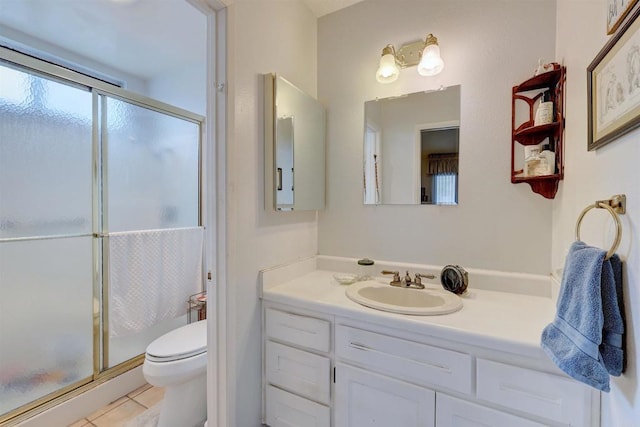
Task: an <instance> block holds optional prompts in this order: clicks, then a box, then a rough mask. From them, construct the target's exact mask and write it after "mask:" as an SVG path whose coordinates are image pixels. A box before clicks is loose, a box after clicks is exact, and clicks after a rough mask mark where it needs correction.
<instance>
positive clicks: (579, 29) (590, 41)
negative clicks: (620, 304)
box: [552, 0, 640, 427]
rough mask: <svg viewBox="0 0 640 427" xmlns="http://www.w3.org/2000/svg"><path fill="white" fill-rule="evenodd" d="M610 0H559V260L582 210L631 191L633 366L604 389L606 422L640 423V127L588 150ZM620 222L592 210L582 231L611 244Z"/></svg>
mask: <svg viewBox="0 0 640 427" xmlns="http://www.w3.org/2000/svg"><path fill="white" fill-rule="evenodd" d="M605 3H606V2H605V1H604V0H558V7H557V13H558V15H557V22H558V25H557V60H558V61H563V62H564V63H565V64H566V66H567V94H568V96H567V104H566V121H567V128H566V132H565V137H566V144H565V147H566V162H565V179H564V181H563V182H562V183H561V184H560V191H558V194H557V196H556V199H555V200H554V202H553V216H552V218H553V227H552V243H553V267H554V268H560V267H562V265H563V264H564V258H565V254H566V252H565V251H566V249H567V248H568V246H569V245H570V244H571V242H572V241H573V240H574V230H575V222H576V218H577V216H578V215H579V214H580V211H582V209H584V208H585V207H586V206H587V205H589V204H591V203H593V202H594V201H595V200H598V199H605V198H608V197H609V196H611V195H614V194H618V193H626V195H627V214H626V215H624V216H622V217H621V219H622V223H623V238H622V244H621V246H620V249H619V250H618V254H619V255H620V256H621V257H623V258H624V259H625V260H626V263H625V267H624V293H625V296H624V298H625V310H626V321H627V338H626V343H627V370H626V372H625V373H624V374H623V375H622V376H621V377H620V378H617V379H613V377H612V379H613V381H612V384H611V393H608V394H607V393H604V394H603V413H602V425H603V427H619V426H635V425H638V423H639V422H640V421H639V420H640V393H639V392H638V390H639V388H640V381H639V380H638V375H639V374H638V372H639V371H638V366H639V365H640V354H639V349H640V248H639V247H638V243H639V240H638V235H639V233H640V230H639V228H638V227H639V224H640V186H639V185H638V184H639V183H640V172H638V170H639V169H638V165H639V164H640V144H639V143H638V137H639V135H640V133H639V131H637V130H636V131H634V132H632V133H630V134H627V135H626V136H623V137H621V138H619V139H617V140H615V141H614V142H612V143H610V144H609V145H606V146H605V147H603V148H601V149H599V150H597V151H594V152H588V151H587V102H588V101H587V85H586V69H587V67H588V65H589V64H590V63H591V61H592V60H593V59H594V58H595V57H596V54H597V53H598V52H599V51H600V49H601V48H602V47H603V46H604V45H605V44H606V42H607V40H608V36H606V28H605V22H606V21H605V19H606V4H605ZM613 231H614V227H613V225H612V221H611V220H610V219H609V215H608V214H607V213H606V212H593V211H592V212H590V213H589V214H588V215H587V216H586V217H585V219H584V221H583V224H582V227H581V238H582V239H583V240H585V241H587V242H588V243H590V244H593V245H598V246H601V247H603V248H608V247H609V245H610V244H611V242H612V241H613V234H612V232H613Z"/></svg>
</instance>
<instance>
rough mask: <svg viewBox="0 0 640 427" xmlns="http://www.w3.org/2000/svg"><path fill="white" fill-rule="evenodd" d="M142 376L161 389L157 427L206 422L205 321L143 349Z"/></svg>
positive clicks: (181, 328) (200, 425)
mask: <svg viewBox="0 0 640 427" xmlns="http://www.w3.org/2000/svg"><path fill="white" fill-rule="evenodd" d="M142 372H143V374H144V377H145V379H146V380H147V382H148V383H149V384H151V385H154V386H157V387H164V388H165V393H164V401H163V402H162V408H161V410H160V418H159V419H158V427H177V426H180V427H195V426H199V427H202V426H203V425H204V422H205V421H206V418H207V397H206V392H207V321H206V320H201V321H199V322H195V323H191V324H189V325H186V326H182V327H180V328H178V329H175V330H173V331H171V332H168V333H166V334H165V335H163V336H161V337H159V338H158V339H156V340H155V341H153V342H152V343H151V344H149V346H148V347H147V352H146V354H145V359H144V365H142Z"/></svg>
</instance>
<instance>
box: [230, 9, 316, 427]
mask: <svg viewBox="0 0 640 427" xmlns="http://www.w3.org/2000/svg"><path fill="white" fill-rule="evenodd" d="M316 29H317V21H316V19H315V17H314V16H313V15H312V14H311V12H310V11H309V10H308V9H307V7H306V6H304V5H303V4H302V3H301V2H299V1H298V0H282V1H268V2H256V1H248V2H244V1H241V2H236V3H234V4H232V5H230V6H229V8H228V35H227V36H228V43H227V46H228V47H227V49H228V50H227V52H228V91H229V92H228V100H229V102H228V109H227V111H228V130H227V135H228V139H227V150H228V154H227V155H228V159H227V165H228V166H227V179H228V181H227V188H228V192H227V194H226V197H227V202H228V209H227V218H228V224H227V239H228V244H227V251H228V252H227V253H228V283H227V286H228V292H229V301H228V309H229V316H228V319H229V320H228V321H229V325H228V336H229V337H230V345H229V348H228V353H227V357H228V360H229V362H230V363H229V366H228V374H229V384H230V390H229V391H230V396H229V398H230V399H229V400H230V402H231V403H230V405H231V407H230V408H229V413H230V420H229V425H230V426H247V427H250V426H257V425H260V402H261V389H260V379H261V362H260V361H261V352H260V349H261V340H260V338H261V336H260V333H261V330H260V324H261V321H260V301H259V299H258V271H259V270H260V269H262V268H265V267H270V266H273V265H278V264H282V263H285V262H288V261H292V260H295V259H298V258H301V257H307V256H310V255H314V254H315V253H316V252H317V251H316V248H317V230H318V227H317V220H316V213H315V212H279V213H275V212H266V211H265V210H264V194H263V190H262V189H263V180H264V167H263V165H264V149H263V145H264V138H263V119H262V117H263V109H262V101H263V99H262V91H263V86H262V74H265V73H272V72H276V73H279V74H281V75H282V76H283V77H284V78H286V79H287V80H289V81H290V82H292V83H293V84H295V85H296V86H298V87H299V88H301V89H302V90H304V91H305V92H307V93H309V94H311V95H314V96H315V95H316V73H317V67H316V64H317V63H316V58H317V55H316V52H317V51H316V34H317V31H316Z"/></svg>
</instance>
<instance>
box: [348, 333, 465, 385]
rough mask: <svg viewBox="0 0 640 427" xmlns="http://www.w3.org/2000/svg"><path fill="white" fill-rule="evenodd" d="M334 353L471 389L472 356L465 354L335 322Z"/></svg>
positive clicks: (404, 375)
mask: <svg viewBox="0 0 640 427" xmlns="http://www.w3.org/2000/svg"><path fill="white" fill-rule="evenodd" d="M336 357H339V358H343V359H347V360H351V361H354V362H357V363H358V364H360V365H363V366H365V367H369V368H374V369H375V370H376V371H377V372H380V373H386V374H388V375H391V376H393V377H395V378H399V379H403V380H407V381H411V382H418V383H420V384H426V385H431V386H437V387H445V388H448V389H451V390H455V391H457V392H460V393H467V394H470V393H471V392H472V369H471V368H472V363H473V359H472V357H471V356H469V355H468V354H464V353H458V352H456V351H451V350H445V349H442V348H438V347H432V346H429V345H426V344H421V343H418V342H414V341H407V340H404V339H400V338H395V337H391V336H388V335H381V334H377V333H373V332H369V331H364V330H362V329H356V328H352V327H349V326H344V325H337V326H336Z"/></svg>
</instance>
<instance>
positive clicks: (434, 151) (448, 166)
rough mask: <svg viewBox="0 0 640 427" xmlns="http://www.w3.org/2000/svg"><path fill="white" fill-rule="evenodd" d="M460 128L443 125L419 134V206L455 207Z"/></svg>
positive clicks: (422, 130)
mask: <svg viewBox="0 0 640 427" xmlns="http://www.w3.org/2000/svg"><path fill="white" fill-rule="evenodd" d="M459 133H460V128H459V127H458V126H457V123H455V124H447V123H443V124H440V125H437V124H436V125H434V126H430V127H429V128H425V129H421V130H420V146H421V147H420V148H421V149H420V158H421V167H420V170H421V173H420V178H421V182H420V203H422V204H423V205H425V204H433V205H457V204H458V139H459Z"/></svg>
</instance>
